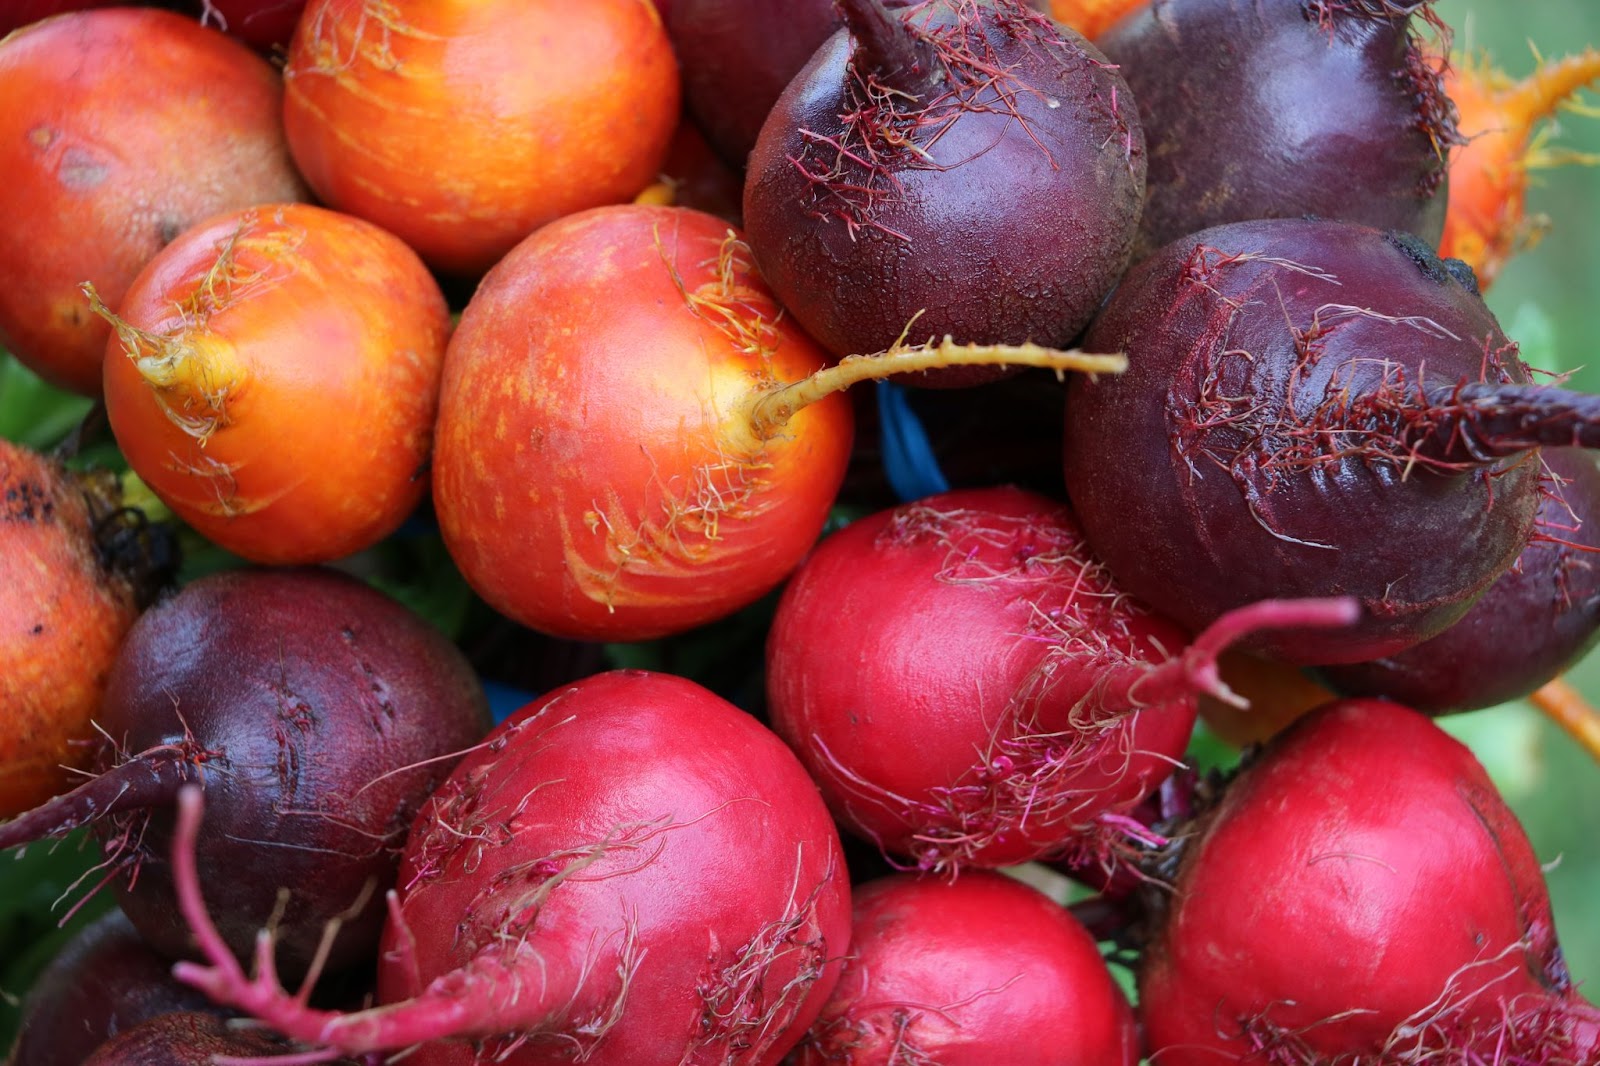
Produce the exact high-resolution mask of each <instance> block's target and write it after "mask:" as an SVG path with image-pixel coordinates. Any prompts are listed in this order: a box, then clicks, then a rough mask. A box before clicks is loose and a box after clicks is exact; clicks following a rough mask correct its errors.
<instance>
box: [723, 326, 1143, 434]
mask: <svg viewBox="0 0 1600 1066" xmlns="http://www.w3.org/2000/svg"><path fill="white" fill-rule="evenodd" d="M953 366H1030V367H1044V368H1046V369H1048V370H1054V371H1056V372H1057V373H1058V374H1059V373H1063V372H1065V371H1068V370H1076V371H1078V372H1080V373H1085V374H1120V373H1122V371H1124V370H1126V369H1127V368H1128V357H1127V356H1125V355H1122V354H1115V355H1090V354H1088V353H1085V352H1082V351H1078V350H1076V349H1074V350H1071V351H1064V350H1062V349H1059V348H1045V347H1043V346H1041V345H1038V344H1031V343H1030V344H957V343H956V342H955V341H954V340H953V339H952V338H950V337H948V336H947V337H945V338H944V340H942V341H939V342H938V343H936V344H935V343H929V344H913V345H901V344H896V345H895V346H894V347H893V348H890V349H889V350H888V351H886V352H880V353H878V354H876V355H850V356H846V357H845V358H843V359H841V360H839V362H838V363H837V364H836V365H834V366H830V367H825V368H824V369H822V370H819V371H817V372H816V373H815V374H812V375H811V376H810V377H808V378H805V379H804V380H802V381H796V382H792V383H791V384H788V385H780V386H778V387H777V388H774V389H770V390H768V391H765V392H760V393H757V394H756V395H755V397H754V398H753V402H752V404H751V406H750V422H751V426H752V428H753V429H754V431H755V434H756V436H757V437H758V438H759V439H762V440H765V439H768V438H770V437H771V436H772V435H773V434H774V433H776V432H777V431H778V430H780V429H782V428H783V426H784V425H785V423H787V422H788V421H789V419H791V418H793V417H794V415H795V412H797V411H799V410H801V409H802V408H804V407H807V406H809V405H810V404H813V403H816V402H817V401H818V400H821V399H823V398H825V397H828V396H831V395H833V394H834V393H836V392H840V391H842V390H844V389H847V388H849V387H850V386H851V385H854V384H856V383H858V382H862V381H871V380H876V379H878V378H886V377H891V376H893V375H895V374H909V373H914V372H916V371H919V370H942V369H944V368H946V367H953Z"/></svg>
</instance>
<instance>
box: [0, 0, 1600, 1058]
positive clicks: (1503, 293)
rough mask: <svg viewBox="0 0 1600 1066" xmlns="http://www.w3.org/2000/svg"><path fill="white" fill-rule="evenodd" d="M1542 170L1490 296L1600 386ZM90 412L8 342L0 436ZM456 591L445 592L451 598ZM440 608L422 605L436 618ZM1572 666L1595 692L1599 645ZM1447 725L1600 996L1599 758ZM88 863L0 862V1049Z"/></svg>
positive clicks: (1559, 187) (1498, 46) (1580, 182)
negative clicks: (1484, 769)
mask: <svg viewBox="0 0 1600 1066" xmlns="http://www.w3.org/2000/svg"><path fill="white" fill-rule="evenodd" d="M1438 7H1439V11H1440V12H1441V14H1442V15H1443V16H1444V18H1445V20H1446V21H1447V22H1449V23H1450V24H1451V25H1452V26H1454V27H1456V28H1457V43H1458V45H1460V46H1466V47H1472V48H1488V49H1489V50H1490V51H1491V53H1492V54H1493V56H1494V57H1495V59H1496V61H1497V63H1498V65H1499V66H1501V67H1502V68H1504V69H1506V70H1507V71H1508V72H1509V73H1512V74H1514V75H1518V76H1520V75H1523V74H1526V73H1527V72H1529V71H1530V70H1531V69H1532V66H1533V57H1532V52H1531V50H1530V47H1529V45H1530V42H1531V44H1532V45H1533V46H1534V47H1536V48H1537V49H1538V50H1539V51H1540V52H1542V53H1543V54H1545V55H1561V54H1565V53H1567V52H1570V51H1575V50H1577V49H1579V48H1581V47H1583V46H1584V45H1585V44H1586V43H1588V42H1600V0H1520V2H1515V3H1513V2H1510V0H1440V2H1439V4H1438ZM1590 99H1591V100H1600V97H1596V96H1593V95H1592V96H1591V97H1590ZM1560 128H1561V133H1560V136H1559V138H1558V139H1557V140H1556V141H1555V142H1554V143H1555V144H1556V145H1557V146H1559V147H1563V148H1568V149H1572V150H1575V151H1588V152H1595V153H1600V118H1589V117H1583V116H1577V115H1570V116H1566V117H1564V118H1563V119H1562V121H1561V126H1560ZM1535 178H1536V183H1537V184H1536V187H1535V188H1534V190H1533V191H1532V193H1531V195H1530V204H1531V206H1532V208H1533V209H1534V210H1537V211H1543V212H1545V213H1547V214H1548V215H1550V216H1551V218H1552V219H1553V222H1554V225H1553V228H1552V230H1551V232H1550V234H1549V235H1548V236H1547V237H1546V238H1545V240H1544V242H1543V243H1542V244H1541V245H1540V246H1539V248H1538V249H1537V250H1535V251H1534V252H1532V253H1530V254H1528V255H1526V256H1523V257H1522V258H1519V259H1517V260H1515V261H1513V262H1512V264H1511V265H1510V266H1509V267H1507V268H1506V270H1505V271H1504V273H1503V274H1502V276H1501V278H1500V279H1499V281H1498V282H1497V283H1496V285H1495V287H1494V288H1493V289H1492V290H1491V291H1490V292H1489V294H1488V300H1489V303H1490V305H1491V306H1492V307H1493V308H1494V309H1495V311H1496V313H1497V314H1498V315H1499V316H1500V318H1501V321H1502V323H1503V324H1504V325H1505V326H1506V328H1507V330H1508V332H1510V333H1511V335H1512V336H1513V337H1514V338H1516V339H1518V340H1519V341H1521V342H1522V343H1523V344H1524V354H1525V355H1526V356H1527V357H1528V358H1529V359H1530V361H1531V362H1533V363H1535V365H1539V366H1542V367H1544V368H1546V369H1552V370H1567V371H1573V377H1572V384H1573V385H1574V386H1575V387H1578V388H1583V389H1587V390H1591V391H1600V352H1597V345H1596V341H1595V332H1596V331H1595V330H1594V328H1593V327H1592V324H1591V318H1592V316H1594V315H1595V314H1597V313H1600V252H1597V250H1596V247H1595V244H1596V241H1597V238H1600V219H1597V216H1596V205H1597V204H1600V168H1585V167H1566V168H1563V169H1557V170H1550V171H1541V172H1539V173H1538V174H1536V175H1535ZM82 410H83V405H82V404H80V403H77V402H68V401H63V399H62V398H61V397H59V396H58V395H56V394H54V393H52V392H50V391H49V390H46V389H44V388H43V387H41V386H40V385H39V384H38V382H37V381H36V380H35V379H33V378H32V377H31V375H28V374H27V373H26V372H24V371H21V370H20V369H19V368H18V367H17V366H16V365H15V364H14V363H11V362H10V360H9V358H8V357H6V356H4V355H3V353H0V437H7V438H11V439H22V440H27V441H28V442H29V443H32V444H34V445H36V446H48V445H50V444H53V443H54V442H55V441H56V440H57V439H59V438H60V436H61V435H62V434H63V433H65V432H66V430H67V429H68V428H70V426H71V425H72V424H73V422H74V421H75V420H76V419H77V417H78V416H79V415H81V413H82ZM450 595H452V593H451V592H450V590H449V589H446V590H445V596H446V599H448V598H449V596H450ZM449 602H451V603H456V602H457V601H454V600H450V601H449ZM418 605H419V606H421V604H418ZM441 611H442V608H436V609H435V610H433V611H431V612H429V611H426V610H425V613H430V614H432V615H433V616H435V617H436V620H437V619H438V616H439V614H440V613H441ZM446 628H449V627H448V626H447V627H446ZM1572 676H1573V677H1574V679H1575V680H1576V681H1577V683H1578V685H1579V686H1580V687H1581V688H1582V689H1583V690H1584V691H1585V692H1586V693H1587V694H1588V695H1589V696H1590V698H1591V699H1594V700H1596V701H1600V655H1594V656H1591V657H1590V658H1589V659H1588V660H1587V661H1586V662H1585V663H1584V664H1582V665H1581V666H1580V667H1579V668H1578V669H1576V670H1575V671H1574V672H1573V675H1572ZM1446 724H1447V728H1449V729H1451V731H1452V732H1454V733H1456V734H1457V735H1458V736H1461V737H1462V738H1463V739H1465V740H1467V742H1468V743H1470V744H1471V745H1472V746H1473V748H1474V750H1475V751H1476V752H1477V753H1478V754H1479V756H1480V758H1482V759H1483V760H1484V762H1485V764H1486V765H1487V766H1488V768H1489V770H1490V772H1491V773H1492V774H1493V775H1494V777H1495V779H1496V781H1497V783H1498V784H1499V785H1500V787H1501V789H1502V791H1503V792H1504V793H1505V795H1506V797H1507V799H1508V800H1509V801H1510V803H1511V805H1512V806H1513V808H1514V809H1515V810H1516V811H1517V813H1518V814H1519V816H1520V817H1521V818H1522V820H1523V823H1524V825H1525V826H1526V828H1527V830H1528V833H1529V836H1530V837H1531V838H1532V840H1533V843H1534V846H1535V848H1536V850H1537V852H1538V854H1539V856H1540V858H1541V859H1542V860H1543V861H1545V862H1546V863H1549V864H1551V866H1550V869H1549V874H1548V876H1549V884H1550V891H1551V896H1552V899H1553V901H1554V904H1555V909H1556V921H1557V927H1558V929H1559V931H1560V935H1561V939H1562V942H1563V944H1564V946H1565V948H1566V952H1567V957H1568V961H1569V964H1570V966H1571V969H1572V972H1573V975H1574V977H1575V978H1577V979H1579V980H1580V981H1583V982H1587V985H1588V987H1587V988H1586V991H1587V992H1588V994H1589V996H1590V998H1591V999H1600V767H1597V766H1596V765H1595V764H1594V763H1593V762H1592V761H1590V760H1589V759H1588V758H1587V757H1586V756H1585V755H1584V754H1583V753H1582V752H1580V751H1578V750H1577V749H1576V748H1575V747H1574V746H1573V745H1572V744H1571V743H1570V742H1569V741H1568V740H1567V739H1566V738H1565V736H1564V735H1563V734H1562V733H1560V731H1559V730H1557V729H1556V728H1555V727H1554V726H1552V725H1550V724H1549V723H1547V722H1546V721H1544V720H1543V719H1542V718H1540V717H1539V716H1538V715H1537V714H1535V713H1534V712H1533V711H1532V710H1531V709H1530V708H1528V707H1526V706H1525V705H1522V704H1514V705H1508V706H1506V707H1502V708H1496V709H1494V710H1491V711H1485V712H1480V713H1478V714H1474V715H1465V716H1459V717H1457V718H1454V719H1451V720H1448V722H1447V723H1446ZM1418 846H1419V847H1425V846H1426V841H1424V840H1419V841H1418ZM91 861H92V857H91V856H90V855H89V854H88V853H87V852H86V851H85V850H83V849H80V848H78V847H77V846H76V845H75V844H69V845H66V846H64V847H57V848H55V849H51V848H49V847H45V846H36V847H35V848H32V849H30V850H29V851H28V853H27V854H26V855H25V856H23V857H21V858H20V859H15V860H12V859H0V1048H4V1047H5V1046H6V1045H7V1044H8V1043H9V1040H10V1032H11V1028H12V1025H13V1023H14V1021H15V1013H16V1012H15V1007H14V997H15V995H16V994H18V993H20V992H22V991H24V990H25V988H26V985H27V982H28V981H29V980H30V979H31V974H32V973H33V972H34V970H35V969H36V967H37V965H38V964H39V962H40V961H41V960H42V959H43V958H46V957H48V955H49V954H50V953H51V952H52V951H53V950H54V947H55V945H56V943H58V942H59V939H60V937H61V935H63V934H61V933H55V934H50V933H49V932H48V930H50V929H51V928H52V926H53V924H54V921H55V918H54V916H52V915H51V913H50V908H51V901H52V900H55V899H56V898H57V897H58V896H59V895H60V894H61V893H62V890H63V888H64V886H65V882H66V880H67V879H68V878H70V876H72V874H73V873H74V872H75V871H77V870H81V869H82V868H83V867H84V866H86V865H88V863H89V862H91ZM75 897H76V894H75V893H73V894H69V898H75ZM104 903H105V900H103V899H102V900H100V901H97V903H96V905H95V906H93V907H91V908H90V911H92V910H94V909H97V908H98V907H99V906H103V905H104ZM57 913H59V910H58V912H57ZM80 917H81V916H80Z"/></svg>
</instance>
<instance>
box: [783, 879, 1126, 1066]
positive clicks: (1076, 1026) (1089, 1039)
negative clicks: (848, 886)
mask: <svg viewBox="0 0 1600 1066" xmlns="http://www.w3.org/2000/svg"><path fill="white" fill-rule="evenodd" d="M854 911H855V920H854V926H853V933H852V936H851V949H850V958H849V960H848V961H847V962H846V963H845V967H844V973H843V975H842V976H841V977H840V978H839V984H838V986H837V987H835V989H834V991H833V995H832V997H831V998H829V1000H828V1003H827V1005H826V1006H824V1007H823V1008H822V1014H821V1016H820V1017H819V1018H818V1019H817V1023H816V1024H815V1025H814V1026H812V1028H811V1031H810V1032H809V1033H807V1034H806V1039H805V1041H804V1043H803V1044H802V1045H801V1048H800V1051H799V1053H798V1054H797V1055H796V1056H795V1062H796V1064H797V1066H823V1064H825V1063H853V1064H859V1066H876V1064H882V1063H890V1064H898V1063H907V1064H910V1063H935V1062H936V1063H939V1064H940V1066H995V1064H997V1063H1005V1064H1006V1066H1134V1063H1136V1062H1138V1060H1139V1048H1138V1039H1137V1037H1136V1035H1135V1032H1134V1025H1133V1011H1132V1010H1131V1009H1130V1008H1129V1007H1128V1001H1127V999H1126V998H1124V996H1123V994H1122V991H1121V989H1119V988H1118V987H1117V986H1116V984H1115V982H1113V981H1112V979H1111V974H1110V972H1109V971H1108V970H1107V969H1106V965H1105V963H1104V961H1102V960H1101V958H1100V952H1099V950H1098V949H1097V948H1096V946H1095V942H1094V939H1093V938H1092V937H1090V935H1089V934H1088V933H1087V932H1085V930H1084V928H1083V926H1081V925H1079V924H1078V923H1077V921H1076V920H1074V919H1073V917H1072V915H1071V914H1069V913H1068V912H1067V911H1066V910H1064V909H1062V908H1061V907H1059V906H1057V905H1056V904H1055V903H1054V902H1053V901H1052V900H1050V899H1049V897H1047V896H1045V895H1044V894H1043V893H1041V892H1038V891H1036V890H1035V889H1032V888H1029V887H1028V886H1027V885H1025V884H1023V883H1022V882H1020V881H1016V880H1013V879H1012V878H1009V877H1005V876H1003V875H1001V874H992V873H984V872H974V873H970V874H967V875H966V876H964V877H962V878H961V879H960V880H959V881H956V882H954V883H950V882H945V881H934V880H925V879H919V878H915V877H911V876H908V875H898V876H894V877H887V878H884V879H882V880H878V881H873V882H871V883H869V884H867V885H863V886H862V887H861V888H859V889H858V890H857V892H856V899H855V908H854Z"/></svg>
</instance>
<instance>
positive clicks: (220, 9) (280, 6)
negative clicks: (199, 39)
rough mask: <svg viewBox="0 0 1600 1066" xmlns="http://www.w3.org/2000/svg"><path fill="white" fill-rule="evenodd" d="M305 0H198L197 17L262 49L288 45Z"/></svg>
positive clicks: (273, 49)
mask: <svg viewBox="0 0 1600 1066" xmlns="http://www.w3.org/2000/svg"><path fill="white" fill-rule="evenodd" d="M305 6H306V0H200V10H201V18H202V20H203V21H204V22H205V23H206V24H207V25H208V26H215V27H217V28H218V29H219V30H221V31H223V32H224V33H226V34H227V35H228V36H229V37H236V38H238V39H239V40H241V41H243V42H244V43H245V44H248V45H249V46H250V47H252V48H255V49H259V50H260V51H263V52H268V53H271V52H281V51H283V50H285V49H287V48H288V47H289V41H290V39H292V38H293V37H294V28H295V25H296V24H297V23H299V21H300V13H301V12H302V11H304V10H305Z"/></svg>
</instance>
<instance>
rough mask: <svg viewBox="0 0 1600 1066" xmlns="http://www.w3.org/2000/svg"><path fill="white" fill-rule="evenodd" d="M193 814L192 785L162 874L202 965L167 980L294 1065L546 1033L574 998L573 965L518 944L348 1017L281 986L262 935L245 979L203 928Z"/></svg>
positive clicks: (216, 936)
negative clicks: (277, 1042)
mask: <svg viewBox="0 0 1600 1066" xmlns="http://www.w3.org/2000/svg"><path fill="white" fill-rule="evenodd" d="M203 810H204V800H203V798H202V795H201V790H200V789H199V788H198V787H195V786H187V787H185V788H184V789H183V790H182V791H181V792H180V793H179V794H178V819H177V825H176V828H175V831H174V833H173V845H172V877H173V883H174V888H175V890H176V894H177V899H178V910H179V913H181V914H182V915H183V917H184V920H185V921H187V922H188V923H189V928H190V931H191V932H192V933H193V935H194V938H195V942H196V944H197V945H198V946H199V948H200V952H201V954H202V955H203V956H204V957H205V959H206V962H205V963H196V962H180V963H177V964H176V965H174V966H173V968H172V972H173V976H175V977H177V978H178V980H180V981H183V982H184V983H186V984H189V985H192V986H194V987H195V988H198V989H200V990H201V991H202V992H204V993H206V995H208V996H210V997H211V998H212V999H213V1000H215V1001H216V1002H218V1003H220V1004H222V1005H224V1006H229V1007H234V1008H236V1009H238V1010H241V1011H244V1012H245V1013H246V1014H249V1015H251V1016H252V1017H254V1018H256V1019H258V1020H259V1021H262V1022H265V1023H266V1024H267V1025H269V1026H271V1027H272V1028H273V1029H276V1030H277V1031H278V1032H280V1033H282V1034H283V1035H284V1036H286V1037H288V1038H289V1039H291V1040H295V1041H298V1042H299V1043H302V1044H306V1045H309V1046H310V1047H311V1048H312V1050H311V1051H310V1052H308V1053H307V1054H308V1055H310V1056H312V1057H310V1058H306V1059H304V1060H303V1061H306V1062H320V1061H325V1059H324V1058H320V1057H318V1056H322V1055H324V1053H326V1052H330V1051H332V1052H337V1053H339V1054H344V1055H365V1054H369V1053H372V1052H377V1051H393V1050H400V1049H404V1048H409V1047H413V1046H415V1045H417V1044H422V1043H425V1042H427V1041H429V1040H440V1039H446V1038H449V1037H488V1036H497V1035H501V1034H507V1033H513V1032H533V1031H549V1030H550V1029H552V1028H553V1027H554V1026H555V1024H558V1023H559V1019H560V1018H562V1017H563V1016H564V1015H565V1014H566V1013H567V1010H568V1008H569V1006H571V1005H572V1003H573V1002H574V1000H575V999H576V994H577V991H578V989H579V986H580V985H581V983H582V982H581V970H580V968H579V967H576V966H573V965H570V964H564V960H562V959H559V958H544V957H533V949H532V948H531V947H529V946H528V945H526V944H519V947H518V949H517V950H519V951H520V952H521V954H518V953H516V951H513V953H512V955H511V957H509V958H502V957H500V956H499V955H497V954H496V953H495V949H494V948H490V949H488V950H487V951H485V952H484V953H482V954H479V955H477V956H475V957H474V958H473V959H472V960H471V961H470V962H469V963H468V964H467V965H465V966H463V967H462V968H460V969H457V970H453V971H451V972H449V973H446V974H444V975H442V976H441V977H439V978H436V979H435V980H434V981H433V982H432V983H431V984H429V985H428V986H427V987H426V988H424V989H422V991H421V992H420V993H419V994H418V995H416V996H414V997H413V998H411V999H408V1000H403V1001H401V1002H398V1003H392V1004H388V1005H386V1006H382V1007H374V1008H371V1009H369V1010H363V1011H355V1012H352V1013H348V1014H346V1013H341V1012H338V1011H325V1010H318V1009H316V1008H313V1007H311V1006H309V1005H308V1004H307V1002H306V997H307V996H308V995H309V994H310V989H309V988H304V989H302V990H301V991H300V993H299V994H291V993H289V992H288V991H286V990H285V989H284V987H283V985H282V984H281V983H280V981H279V980H278V975H277V969H276V966H275V964H274V962H273V941H272V934H271V933H270V932H268V931H266V930H262V931H261V932H260V933H258V934H257V936H256V951H255V976H254V977H247V976H246V975H245V973H244V970H243V968H242V967H241V966H240V965H239V962H238V960H237V959H235V958H234V956H233V953H232V952H231V951H229V950H228V945H227V943H226V942H225V941H224V940H223V939H222V935H221V934H220V933H219V932H217V927H216V926H215V925H214V924H212V921H211V916H210V914H209V913H207V911H206V905H205V900H204V899H203V898H202V896H201V891H200V879H199V874H198V872H197V870H196V868H195V838H196V835H197V834H198V832H199V827H200V819H201V816H202V814H203ZM524 955H527V956H530V957H526V958H525V957H524ZM327 1057H335V1056H333V1055H328V1056H327ZM275 1061H277V1060H275Z"/></svg>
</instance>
